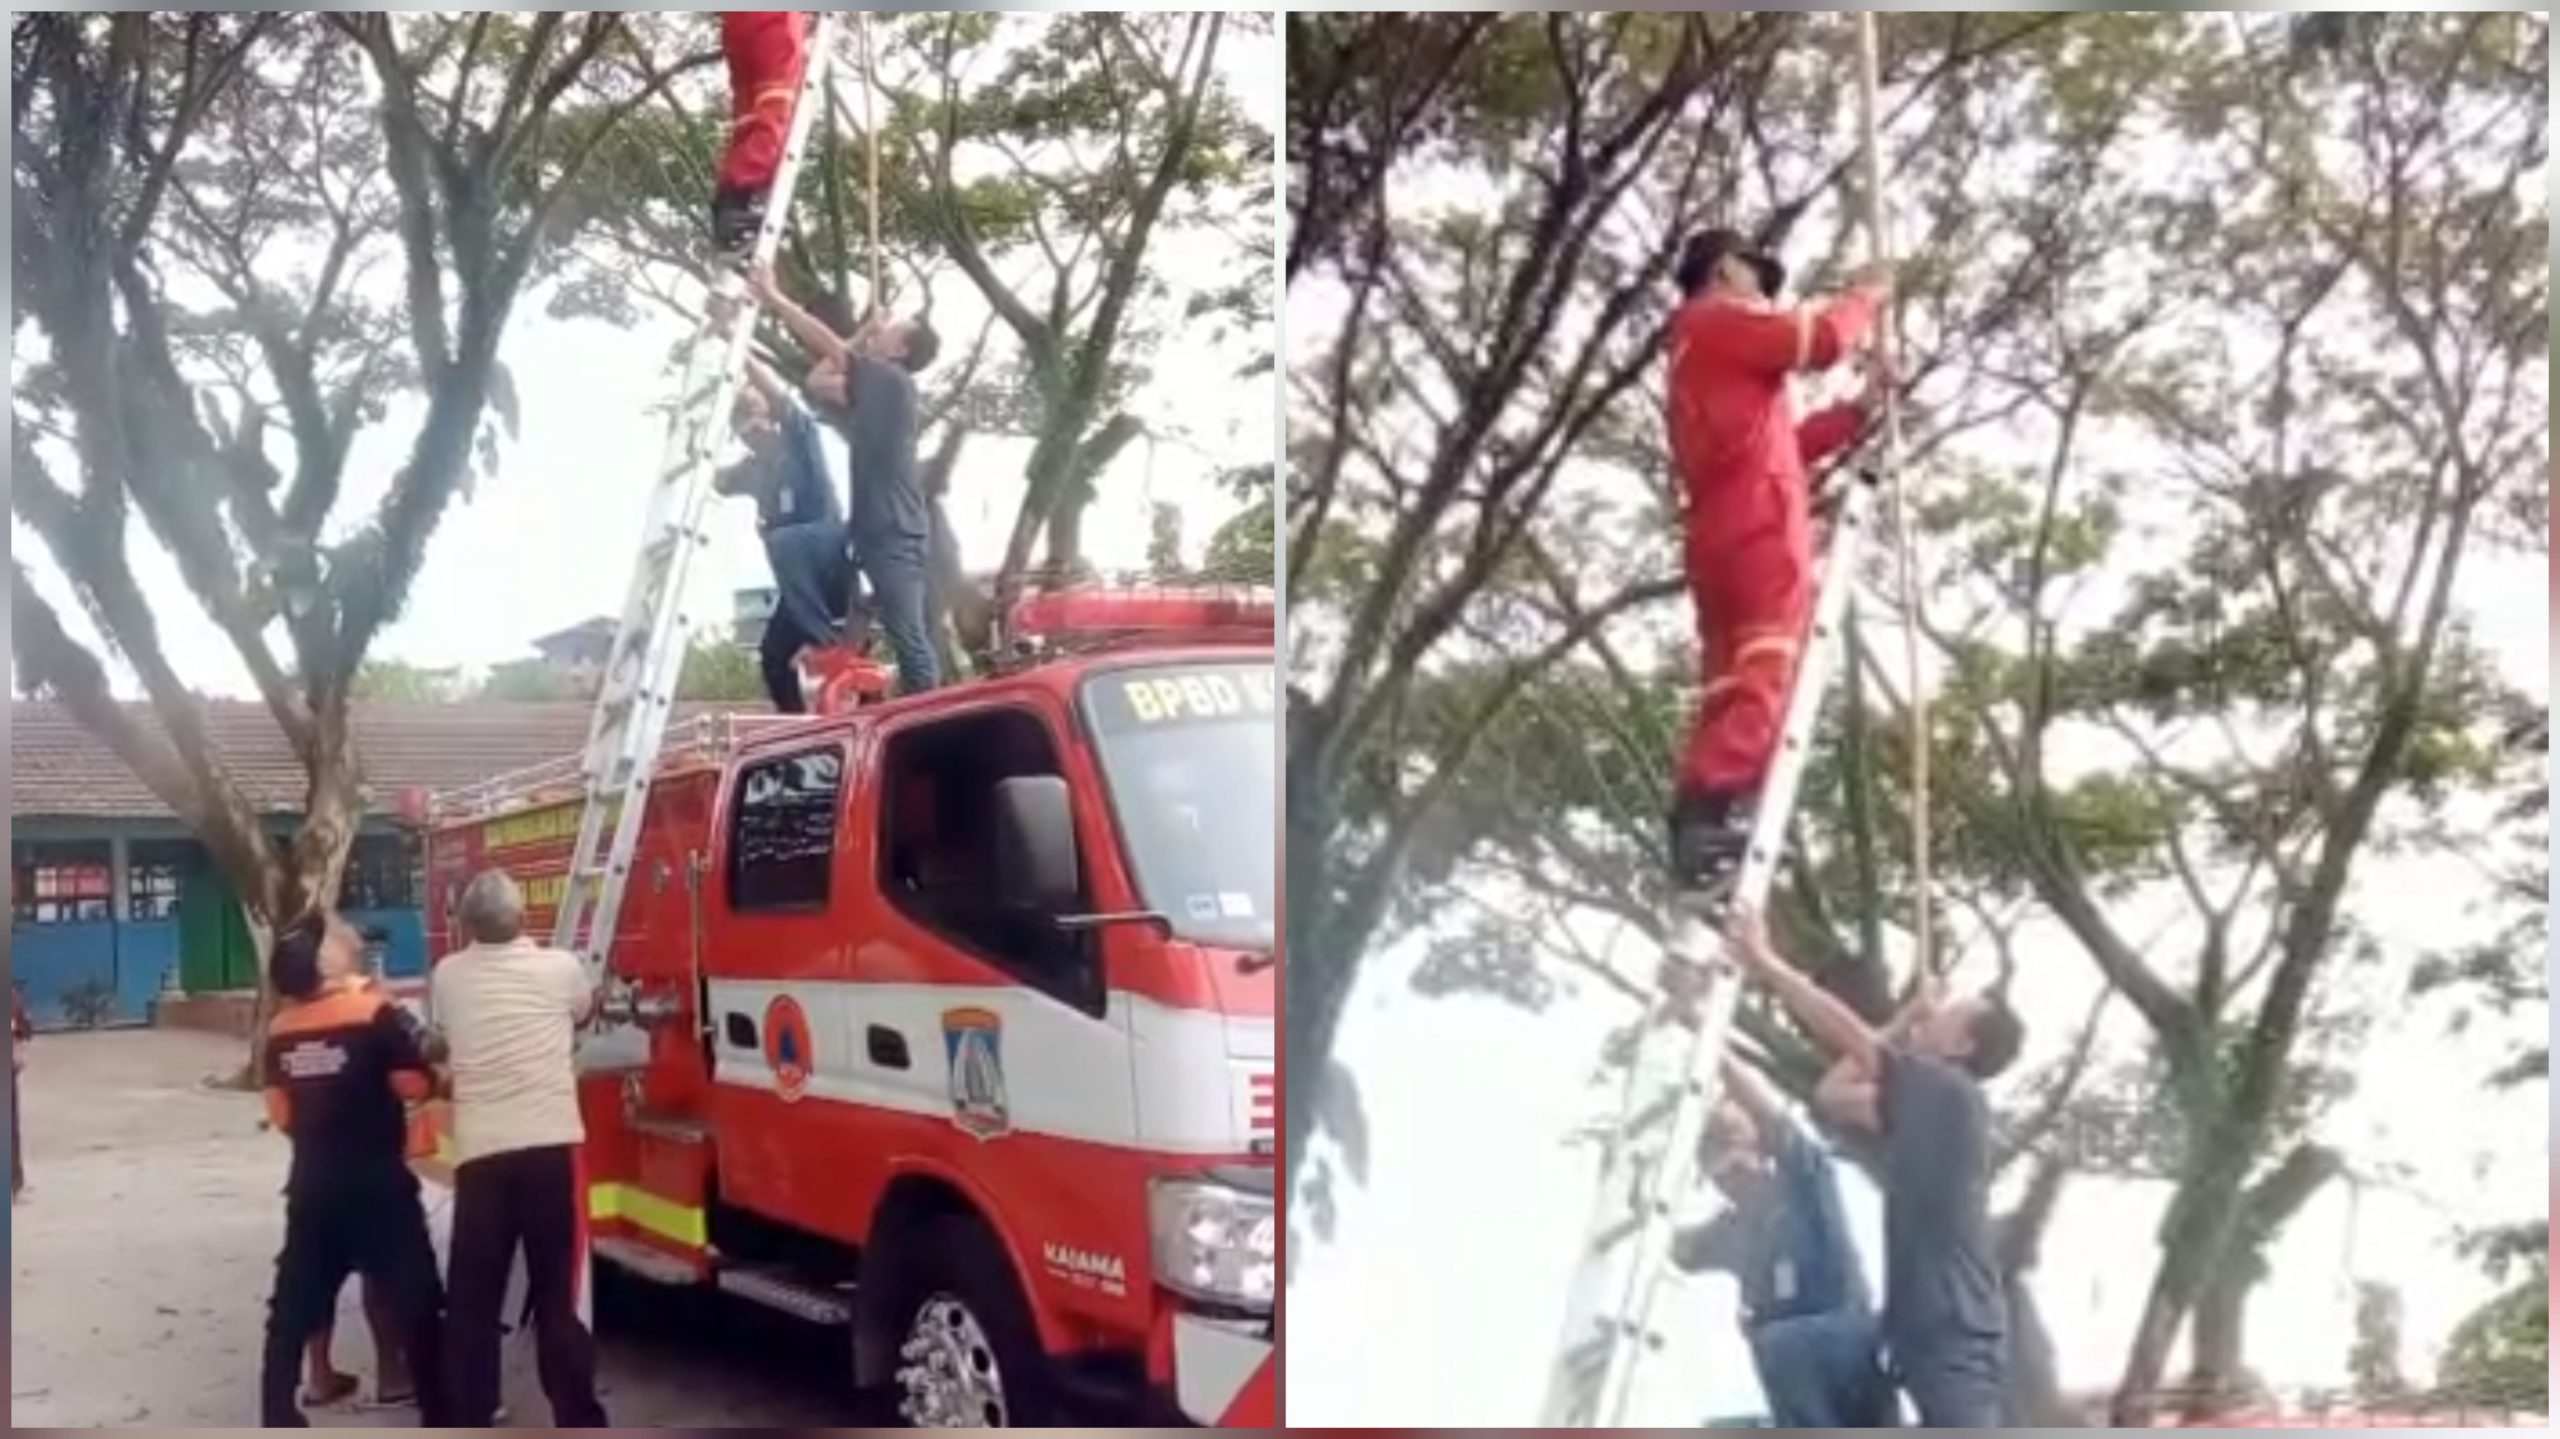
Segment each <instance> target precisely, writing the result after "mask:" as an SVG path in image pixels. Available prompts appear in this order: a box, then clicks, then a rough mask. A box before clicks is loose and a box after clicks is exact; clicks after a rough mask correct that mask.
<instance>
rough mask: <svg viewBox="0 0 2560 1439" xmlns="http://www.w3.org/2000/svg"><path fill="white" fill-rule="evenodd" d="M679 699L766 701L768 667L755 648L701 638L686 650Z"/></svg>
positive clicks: (678, 682)
mask: <svg viewBox="0 0 2560 1439" xmlns="http://www.w3.org/2000/svg"><path fill="white" fill-rule="evenodd" d="M676 698H677V699H679V700H687V701H697V702H713V703H731V704H750V703H752V704H762V703H764V701H765V692H764V671H763V670H762V669H760V668H759V667H758V665H757V661H756V655H755V651H753V650H750V649H748V648H747V647H746V646H745V645H738V644H730V643H728V642H726V641H724V640H721V639H718V638H712V639H708V640H703V641H699V642H697V643H696V644H694V646H693V647H692V648H691V649H688V650H686V651H685V656H684V673H683V676H682V677H681V678H680V679H678V680H677V681H676Z"/></svg>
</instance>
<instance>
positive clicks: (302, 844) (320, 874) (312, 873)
mask: <svg viewBox="0 0 2560 1439" xmlns="http://www.w3.org/2000/svg"><path fill="white" fill-rule="evenodd" d="M312 708H313V718H314V721H315V723H314V725H313V730H314V735H313V741H312V747H311V752H310V753H308V754H306V755H305V756H304V757H303V758H304V762H305V763H306V764H307V765H309V766H310V771H311V780H310V785H309V787H308V788H307V789H306V790H305V791H304V799H303V817H302V824H301V826H300V827H299V828H297V829H296V830H295V831H294V835H293V841H292V843H291V845H290V846H288V847H287V849H286V851H285V854H284V857H283V859H282V860H281V861H280V862H270V863H269V864H268V865H267V866H266V867H265V869H264V871H263V872H262V873H261V874H259V875H258V876H257V878H256V881H255V883H254V884H251V885H244V886H243V887H242V889H241V893H242V895H243V903H242V905H241V910H242V913H243V916H244V917H245V918H246V919H247V921H248V926H249V937H250V939H251V940H252V941H253V942H254V943H255V944H256V945H257V950H258V1002H257V1005H256V1008H255V1009H254V1010H253V1012H252V1014H253V1017H252V1020H251V1023H250V1026H249V1053H248V1057H247V1059H246V1060H245V1061H244V1062H243V1064H242V1066H241V1069H240V1072H239V1074H238V1075H237V1076H236V1077H235V1080H234V1084H235V1086H236V1087H238V1088H241V1089H255V1088H257V1087H258V1085H259V1082H260V1075H261V1074H262V1073H263V1071H264V1070H265V1067H266V1053H267V1025H268V1023H269V1021H270V1020H272V1019H273V1018H274V1016H275V1007H276V994H275V985H274V983H273V981H272V980H271V979H270V978H269V976H268V973H267V960H268V956H270V955H271V954H273V953H274V944H275V932H276V930H277V929H278V928H280V927H282V926H283V925H285V924H288V923H290V922H292V921H293V920H295V919H298V918H300V917H302V916H303V915H305V914H308V913H310V912H311V911H312V910H315V909H328V908H331V907H333V906H335V905H336V904H337V902H338V888H339V885H340V883H341V882H342V881H343V880H344V878H345V876H346V867H347V856H348V854H349V853H350V852H352V851H353V850H354V849H355V843H356V831H357V829H358V828H360V827H361V826H362V824H363V822H364V804H363V800H362V781H361V776H360V771H359V770H358V768H357V764H356V755H355V747H354V740H353V737H352V735H350V733H349V732H348V726H347V702H346V699H345V698H344V696H343V695H342V694H341V695H338V696H334V697H331V698H328V699H324V700H322V701H321V702H320V703H317V704H314V705H313V707H312ZM268 849H269V852H270V853H272V852H273V846H268ZM233 878H234V882H235V883H237V882H238V878H239V877H238V876H234V877H233ZM252 896H254V898H252Z"/></svg>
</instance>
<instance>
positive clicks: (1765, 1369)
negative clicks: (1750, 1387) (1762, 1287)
mask: <svg viewBox="0 0 2560 1439" xmlns="http://www.w3.org/2000/svg"><path fill="white" fill-rule="evenodd" d="M1750 1338H1751V1360H1752V1367H1753V1368H1754V1369H1756V1370H1758V1371H1759V1375H1760V1393H1761V1397H1762V1398H1763V1399H1764V1400H1766V1401H1767V1403H1768V1406H1769V1416H1770V1417H1769V1422H1770V1423H1771V1424H1772V1425H1773V1426H1775V1427H1777V1428H1780V1429H1868V1428H1875V1427H1878V1426H1882V1425H1889V1424H1891V1422H1892V1420H1891V1417H1890V1416H1891V1413H1892V1388H1891V1386H1890V1385H1889V1384H1887V1382H1886V1380H1885V1373H1884V1367H1883V1365H1882V1363H1881V1361H1880V1357H1879V1354H1878V1349H1879V1340H1878V1333H1877V1328H1876V1321H1875V1316H1873V1315H1871V1314H1868V1313H1866V1312H1865V1311H1863V1310H1859V1309H1835V1310H1832V1311H1830V1312H1829V1313H1824V1314H1801V1315H1796V1316H1794V1317H1792V1318H1787V1319H1776V1320H1771V1321H1769V1322H1768V1323H1765V1324H1762V1325H1760V1326H1758V1327H1757V1328H1755V1329H1753V1330H1751V1332H1750Z"/></svg>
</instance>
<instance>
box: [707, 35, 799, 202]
mask: <svg viewBox="0 0 2560 1439" xmlns="http://www.w3.org/2000/svg"><path fill="white" fill-rule="evenodd" d="M720 50H721V53H722V54H723V55H726V56H727V57H728V60H729V117H730V118H729V125H730V128H729V149H728V153H727V154H725V155H723V156H722V157H721V160H720V178H719V182H718V184H717V186H716V187H715V188H714V189H713V190H712V192H711V240H712V243H713V244H715V245H717V246H719V247H720V248H721V249H723V250H736V251H744V250H745V249H746V248H747V245H748V244H749V242H751V241H753V240H754V239H755V236H756V231H757V229H758V228H760V227H761V226H762V225H763V224H764V203H765V196H766V195H767V193H768V192H770V191H771V190H772V189H773V177H774V172H775V171H777V170H779V169H781V168H782V151H783V145H784V142H785V141H786V140H788V139H789V138H790V135H791V106H792V102H793V100H794V99H795V98H796V97H797V96H798V95H799V93H800V78H801V72H802V71H804V70H805V69H806V68H807V67H808V62H809V16H808V15H807V14H806V13H805V12H802V11H798V10H723V11H721V12H720Z"/></svg>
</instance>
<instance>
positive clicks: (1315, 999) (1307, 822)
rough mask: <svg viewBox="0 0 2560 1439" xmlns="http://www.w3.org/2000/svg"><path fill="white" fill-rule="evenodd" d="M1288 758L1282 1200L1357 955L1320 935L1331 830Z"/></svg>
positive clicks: (1318, 797)
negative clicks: (1286, 1058)
mask: <svg viewBox="0 0 2560 1439" xmlns="http://www.w3.org/2000/svg"><path fill="white" fill-rule="evenodd" d="M1292 708H1293V709H1294V708H1295V706H1292ZM1290 758H1291V761H1292V762H1291V764H1290V765H1289V767H1288V775H1287V778H1286V779H1285V781H1284V784H1285V786H1286V794H1287V801H1288V803H1287V821H1286V823H1287V836H1286V837H1287V840H1288V849H1287V850H1286V851H1285V852H1286V853H1287V854H1288V856H1289V863H1288V865H1287V866H1286V868H1287V870H1288V874H1287V881H1288V882H1287V886H1286V888H1285V890H1284V892H1283V898H1282V909H1281V923H1282V926H1283V934H1284V936H1285V941H1286V942H1285V945H1284V948H1283V951H1282V952H1283V953H1284V954H1286V955H1287V956H1288V963H1289V982H1288V983H1287V984H1286V985H1284V986H1282V988H1283V990H1284V991H1285V996H1284V997H1285V1001H1286V1004H1287V1013H1286V1014H1285V1015H1284V1016H1283V1021H1282V1029H1281V1033H1282V1035H1283V1038H1284V1041H1285V1042H1286V1044H1287V1046H1288V1048H1287V1049H1286V1051H1285V1052H1286V1053H1288V1054H1289V1055H1291V1056H1293V1060H1292V1062H1291V1063H1289V1064H1287V1065H1284V1066H1282V1068H1283V1069H1284V1070H1285V1071H1286V1089H1287V1092H1286V1093H1285V1094H1284V1095H1283V1096H1282V1103H1281V1139H1282V1145H1281V1169H1282V1174H1281V1181H1282V1189H1281V1192H1282V1193H1284V1194H1285V1193H1293V1192H1295V1191H1294V1187H1293V1186H1294V1185H1295V1184H1296V1181H1297V1173H1298V1162H1299V1161H1300V1160H1301V1159H1302V1158H1304V1157H1305V1155H1306V1150H1307V1139H1308V1137H1309V1136H1310V1135H1312V1134H1313V1133H1314V1132H1315V1120H1316V1113H1317V1110H1318V1108H1319V1106H1320V1104H1321V1102H1322V1099H1323V1095H1322V1093H1321V1089H1320V1084H1319V1076H1321V1075H1323V1074H1324V1073H1325V1072H1326V1070H1327V1069H1328V1067H1329V1065H1328V1061H1329V1060H1330V1059H1331V1058H1332V1055H1333V1039H1334V1033H1335V1031H1336V1030H1338V1029H1340V1028H1341V1026H1342V1013H1343V1008H1344V1006H1345V1004H1346V1003H1347V1002H1348V1001H1349V999H1350V996H1351V979H1352V974H1353V967H1354V962H1355V959H1356V954H1355V953H1353V952H1348V951H1346V950H1344V949H1343V948H1342V946H1341V942H1340V938H1339V937H1338V936H1334V935H1331V934H1328V933H1326V925H1325V919H1326V917H1327V916H1328V915H1330V913H1331V912H1332V907H1331V906H1330V905H1329V904H1328V903H1327V902H1326V901H1327V900H1328V899H1329V898H1330V896H1329V895H1328V893H1327V891H1328V889H1329V888H1330V886H1331V883H1332V860H1331V858H1330V852H1329V851H1328V850H1327V849H1326V846H1325V841H1326V837H1327V836H1326V831H1327V830H1328V829H1329V828H1330V827H1331V824H1332V805H1331V802H1330V801H1329V800H1328V799H1326V798H1325V796H1324V787H1323V785H1322V783H1321V782H1320V781H1319V780H1318V778H1317V777H1316V776H1314V775H1312V774H1308V773H1305V772H1304V770H1305V769H1308V768H1312V766H1301V765H1300V764H1298V763H1296V760H1297V758H1298V756H1296V755H1294V754H1293V755H1292V756H1291V757H1290Z"/></svg>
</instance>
